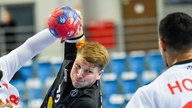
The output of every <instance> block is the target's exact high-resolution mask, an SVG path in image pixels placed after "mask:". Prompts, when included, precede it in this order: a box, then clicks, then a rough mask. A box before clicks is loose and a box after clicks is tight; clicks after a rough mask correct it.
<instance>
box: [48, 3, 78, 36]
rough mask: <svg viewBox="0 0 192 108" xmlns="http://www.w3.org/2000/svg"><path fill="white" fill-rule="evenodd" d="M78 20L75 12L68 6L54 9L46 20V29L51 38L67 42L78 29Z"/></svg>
mask: <svg viewBox="0 0 192 108" xmlns="http://www.w3.org/2000/svg"><path fill="white" fill-rule="evenodd" d="M79 26H80V18H79V16H78V13H77V12H76V10H74V9H72V8H71V7H69V6H61V7H57V8H55V9H54V10H53V11H52V12H51V14H50V15H49V18H48V28H49V31H50V32H51V34H52V35H53V36H55V37H56V38H61V39H62V40H67V39H70V38H72V37H73V36H74V35H75V34H76V33H77V32H78V29H79Z"/></svg>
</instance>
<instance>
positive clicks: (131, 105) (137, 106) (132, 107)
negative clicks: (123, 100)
mask: <svg viewBox="0 0 192 108" xmlns="http://www.w3.org/2000/svg"><path fill="white" fill-rule="evenodd" d="M126 108H155V107H153V106H152V105H151V102H150V99H149V95H147V93H146V92H144V91H143V90H142V88H139V89H138V90H137V91H136V92H135V94H134V95H133V97H132V98H131V100H130V101H129V102H128V104H127V105H126Z"/></svg>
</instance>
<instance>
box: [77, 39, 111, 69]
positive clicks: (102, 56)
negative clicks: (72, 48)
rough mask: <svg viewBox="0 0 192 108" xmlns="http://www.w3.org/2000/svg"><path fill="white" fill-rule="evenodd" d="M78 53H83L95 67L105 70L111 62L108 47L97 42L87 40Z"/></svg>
mask: <svg viewBox="0 0 192 108" xmlns="http://www.w3.org/2000/svg"><path fill="white" fill-rule="evenodd" d="M77 55H81V56H82V57H83V59H85V60H86V61H87V62H88V63H90V65H91V66H93V67H98V68H99V70H103V69H104V68H105V66H106V65H107V64H108V63H109V53H108V51H107V49H106V48H105V47H104V46H103V45H101V44H99V43H96V42H87V43H85V44H84V45H83V46H82V47H80V48H79V49H78V50H77Z"/></svg>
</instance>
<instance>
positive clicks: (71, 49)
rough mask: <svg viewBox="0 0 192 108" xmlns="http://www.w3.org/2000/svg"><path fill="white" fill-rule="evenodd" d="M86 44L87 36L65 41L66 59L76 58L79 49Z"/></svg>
mask: <svg viewBox="0 0 192 108" xmlns="http://www.w3.org/2000/svg"><path fill="white" fill-rule="evenodd" d="M84 43H85V36H84V34H82V35H81V36H79V37H76V38H73V39H70V40H66V41H65V50H64V54H65V59H68V60H71V59H75V58H76V53H77V48H79V47H81V46H82V45H83V44H84Z"/></svg>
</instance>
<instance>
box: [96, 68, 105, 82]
mask: <svg viewBox="0 0 192 108" xmlns="http://www.w3.org/2000/svg"><path fill="white" fill-rule="evenodd" d="M103 71H104V70H101V71H100V72H99V74H98V76H97V78H96V79H97V80H99V79H100V78H101V76H102V74H103Z"/></svg>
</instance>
